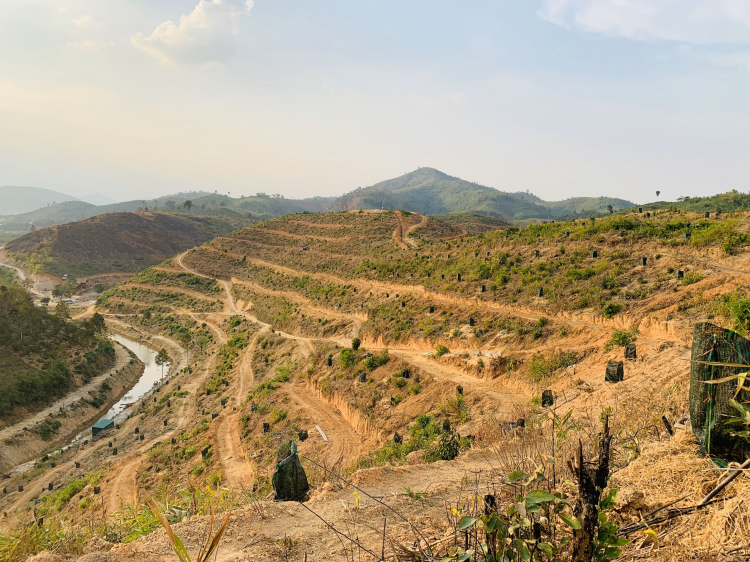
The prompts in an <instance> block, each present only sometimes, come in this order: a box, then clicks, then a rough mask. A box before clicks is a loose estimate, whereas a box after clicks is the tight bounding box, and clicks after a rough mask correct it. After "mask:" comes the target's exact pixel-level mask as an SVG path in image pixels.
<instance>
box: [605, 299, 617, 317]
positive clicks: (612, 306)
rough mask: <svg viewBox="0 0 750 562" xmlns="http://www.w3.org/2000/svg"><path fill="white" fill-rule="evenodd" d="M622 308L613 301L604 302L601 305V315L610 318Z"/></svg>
mask: <svg viewBox="0 0 750 562" xmlns="http://www.w3.org/2000/svg"><path fill="white" fill-rule="evenodd" d="M621 310H622V305H621V304H617V303H614V302H608V303H604V305H603V306H602V315H603V316H604V317H605V318H612V317H613V316H614V315H615V314H617V313H618V312H620V311H621Z"/></svg>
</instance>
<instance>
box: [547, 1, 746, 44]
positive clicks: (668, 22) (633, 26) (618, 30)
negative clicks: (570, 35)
mask: <svg viewBox="0 0 750 562" xmlns="http://www.w3.org/2000/svg"><path fill="white" fill-rule="evenodd" d="M539 15H540V16H541V17H542V18H544V19H546V20H548V21H550V22H553V23H555V24H557V25H561V26H564V27H568V28H577V29H581V30H584V31H589V32H594V33H601V34H604V35H609V36H615V37H627V38H630V39H642V40H643V39H645V40H653V39H663V40H670V41H681V42H685V43H693V44H698V45H707V44H711V43H750V2H748V1H747V0H544V3H543V5H542V8H541V9H540V10H539Z"/></svg>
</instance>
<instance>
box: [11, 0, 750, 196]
mask: <svg viewBox="0 0 750 562" xmlns="http://www.w3.org/2000/svg"><path fill="white" fill-rule="evenodd" d="M749 73H750V3H748V2H745V1H744V0H743V1H740V0H713V1H710V2H709V1H698V0H526V1H523V2H521V1H513V2H510V1H502V0H500V1H498V0H495V1H480V0H476V1H473V0H466V1H464V2H457V1H452V2H449V1H442V0H432V1H429V2H428V1H421V0H415V1H408V0H378V1H375V0H372V1H368V0H359V1H357V0H348V1H347V0H327V1H326V2H317V3H316V2H306V1H300V0H297V1H292V0H273V1H271V0H255V2H254V3H252V2H250V3H247V2H245V0H214V1H213V2H211V1H207V0H200V1H199V0H170V1H165V0H149V1H146V0H3V2H1V3H0V184H5V185H8V184H9V185H36V186H40V187H47V188H50V189H58V190H61V191H66V192H68V193H71V194H73V195H76V194H79V195H80V194H84V193H89V192H92V191H98V192H101V193H104V194H107V195H109V196H111V197H113V198H115V199H129V198H141V197H151V196H152V195H155V194H165V193H170V192H175V191H180V190H188V189H206V190H210V191H213V190H218V191H220V192H224V193H226V192H231V193H232V195H239V194H251V193H255V192H257V191H265V192H271V193H276V192H278V193H282V194H284V195H285V196H288V197H304V196H311V195H336V194H340V193H343V192H345V191H348V190H350V189H353V188H356V187H358V186H365V185H371V184H373V183H376V182H377V181H380V180H383V179H387V178H391V177H395V176H398V175H400V174H402V173H404V172H407V171H411V170H413V169H415V168H416V167H417V166H432V167H435V168H438V169H440V170H442V171H444V172H446V173H448V174H452V175H455V176H459V177H462V178H465V179H468V180H471V181H477V182H480V183H482V184H485V185H490V186H493V187H496V188H498V189H501V190H505V191H516V190H527V189H528V190H530V191H532V192H534V193H536V194H538V195H539V196H541V197H543V198H545V199H548V200H550V199H561V198H566V197H572V196H578V195H612V196H621V197H625V198H628V199H631V200H635V201H638V202H645V201H650V200H653V199H654V198H655V194H654V192H655V191H656V190H657V189H658V190H660V191H661V192H662V196H661V198H662V199H664V198H666V199H675V198H677V197H678V196H683V195H700V194H708V193H716V192H721V191H727V190H730V189H738V190H741V191H747V189H748V188H747V187H746V186H747V183H748V182H747V180H746V178H747V177H748V175H749V174H748V172H750V164H749V163H748V162H749V159H748V158H747V156H746V155H747V154H748V149H749V148H750V126H749V125H750V118H749V117H750V115H749V113H750V112H749V111H748V110H749V109H750V108H749V107H748V100H749V99H750V96H748V93H749V92H748V86H749V85H750V81H749V80H748V77H749V76H750V74H749Z"/></svg>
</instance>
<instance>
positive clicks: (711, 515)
mask: <svg viewBox="0 0 750 562" xmlns="http://www.w3.org/2000/svg"><path fill="white" fill-rule="evenodd" d="M735 466H736V465H735ZM728 472H729V470H728V469H720V468H719V467H717V466H716V465H715V464H714V463H713V462H711V461H710V460H708V459H706V458H703V457H701V456H700V453H699V450H698V444H697V443H696V442H695V438H694V436H693V433H692V431H691V430H690V429H688V430H678V431H677V433H676V434H675V437H674V438H673V439H670V440H667V441H662V442H658V443H651V444H648V445H645V446H644V447H643V451H642V454H641V456H640V457H639V458H637V459H636V460H634V461H633V462H632V463H631V464H630V465H629V466H628V467H626V468H624V469H622V470H621V471H619V472H617V473H615V475H614V476H613V478H612V480H611V485H613V486H620V487H621V491H620V494H619V497H620V506H619V509H620V511H621V513H622V516H623V519H624V520H626V521H633V520H636V521H637V520H640V519H641V518H647V516H648V514H649V513H651V512H653V511H654V510H656V509H658V508H660V507H664V506H666V505H668V504H671V503H672V502H676V503H675V507H688V506H694V505H697V504H698V503H699V502H700V501H701V500H702V499H703V498H704V497H705V496H706V494H708V492H710V491H711V490H712V489H713V488H714V487H715V486H716V485H717V484H718V483H719V481H721V480H722V479H724V477H726V476H727V474H728ZM719 498H720V501H718V502H716V503H714V504H711V505H709V506H707V507H705V508H703V509H701V510H699V511H696V512H693V513H691V514H689V515H684V516H682V517H679V518H676V519H673V520H671V521H668V522H666V523H663V524H661V525H655V526H654V527H653V530H654V531H656V532H657V533H658V535H659V545H658V546H659V548H656V545H654V544H653V542H652V541H651V540H649V539H648V538H647V537H646V535H644V534H643V532H637V533H634V535H633V536H632V537H631V538H633V539H634V541H633V543H632V544H631V545H630V546H629V547H628V548H627V550H626V555H625V556H624V557H623V559H624V560H630V559H636V558H642V557H643V555H644V552H648V555H647V556H646V557H647V558H648V559H650V560H657V561H664V562H667V561H673V560H684V559H685V556H686V555H689V558H688V559H692V560H740V559H742V560H744V559H746V558H747V555H748V553H750V548H744V549H742V548H741V549H740V550H735V551H734V552H731V551H733V550H734V549H737V548H738V547H743V545H746V546H747V547H750V544H748V543H750V475H748V474H747V473H746V474H745V475H743V476H740V477H739V478H738V479H736V480H735V481H734V482H732V483H731V484H730V485H729V486H727V488H726V489H725V490H724V491H723V492H721V494H720V495H719ZM678 500H679V501H678ZM742 553H744V554H742Z"/></svg>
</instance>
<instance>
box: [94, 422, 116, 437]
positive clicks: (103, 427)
mask: <svg viewBox="0 0 750 562" xmlns="http://www.w3.org/2000/svg"><path fill="white" fill-rule="evenodd" d="M114 428H115V422H114V420H108V419H104V418H103V419H100V420H99V421H98V422H96V423H95V424H94V425H93V426H91V436H92V437H96V436H97V435H99V434H100V433H101V432H103V431H108V430H110V429H114Z"/></svg>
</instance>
